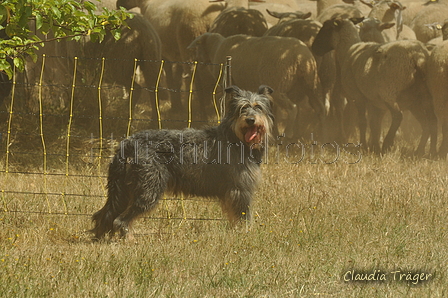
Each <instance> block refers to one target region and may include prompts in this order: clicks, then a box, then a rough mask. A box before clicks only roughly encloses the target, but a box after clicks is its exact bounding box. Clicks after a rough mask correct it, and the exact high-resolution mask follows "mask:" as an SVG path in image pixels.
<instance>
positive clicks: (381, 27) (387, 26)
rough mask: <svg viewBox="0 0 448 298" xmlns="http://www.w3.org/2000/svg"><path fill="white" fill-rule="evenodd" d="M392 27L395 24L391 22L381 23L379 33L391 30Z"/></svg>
mask: <svg viewBox="0 0 448 298" xmlns="http://www.w3.org/2000/svg"><path fill="white" fill-rule="evenodd" d="M393 26H395V23H392V22H387V23H382V24H381V25H380V27H379V29H380V30H381V31H383V30H386V29H389V28H392V27H393Z"/></svg>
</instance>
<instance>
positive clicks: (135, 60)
mask: <svg viewBox="0 0 448 298" xmlns="http://www.w3.org/2000/svg"><path fill="white" fill-rule="evenodd" d="M137 62H138V59H137V58H135V59H134V73H133V74H132V82H131V89H130V91H129V121H128V129H127V131H126V137H129V135H130V134H131V124H132V96H133V95H134V82H135V74H136V72H137Z"/></svg>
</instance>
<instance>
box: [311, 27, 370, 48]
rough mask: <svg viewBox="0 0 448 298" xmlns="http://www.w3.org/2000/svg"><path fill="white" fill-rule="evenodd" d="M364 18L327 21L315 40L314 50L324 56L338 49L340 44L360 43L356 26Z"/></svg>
mask: <svg viewBox="0 0 448 298" xmlns="http://www.w3.org/2000/svg"><path fill="white" fill-rule="evenodd" d="M363 19H364V18H351V19H341V18H335V19H331V20H327V21H325V22H324V24H323V25H322V28H321V29H320V31H319V33H318V34H317V36H316V38H315V39H314V42H313V45H312V50H313V52H314V53H315V54H316V55H318V56H323V55H324V54H326V53H328V52H329V51H331V50H334V49H335V48H337V47H338V45H339V43H340V42H348V41H349V39H352V38H353V39H354V40H355V42H358V41H360V40H359V35H358V29H357V28H356V27H355V24H357V23H359V22H361V21H362V20H363Z"/></svg>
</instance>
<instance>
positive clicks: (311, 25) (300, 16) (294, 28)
mask: <svg viewBox="0 0 448 298" xmlns="http://www.w3.org/2000/svg"><path fill="white" fill-rule="evenodd" d="M268 13H269V14H270V15H271V16H273V17H275V18H278V24H277V25H274V26H272V27H271V28H269V29H268V30H267V31H266V33H265V34H264V35H265V36H284V37H295V38H297V39H300V40H301V41H303V42H304V43H305V44H306V45H307V46H308V47H311V45H312V44H313V41H314V38H315V37H316V35H317V33H318V32H319V30H320V28H321V27H322V24H321V23H319V22H317V21H314V20H310V19H308V18H309V17H310V16H311V13H306V14H304V13H297V12H295V13H279V12H275V11H269V10H268Z"/></svg>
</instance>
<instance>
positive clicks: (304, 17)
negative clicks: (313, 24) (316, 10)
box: [300, 11, 311, 20]
mask: <svg viewBox="0 0 448 298" xmlns="http://www.w3.org/2000/svg"><path fill="white" fill-rule="evenodd" d="M309 17H311V11H309V12H307V13H304V14H303V15H302V16H301V17H300V18H301V19H303V20H306V19H308V18H309Z"/></svg>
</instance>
